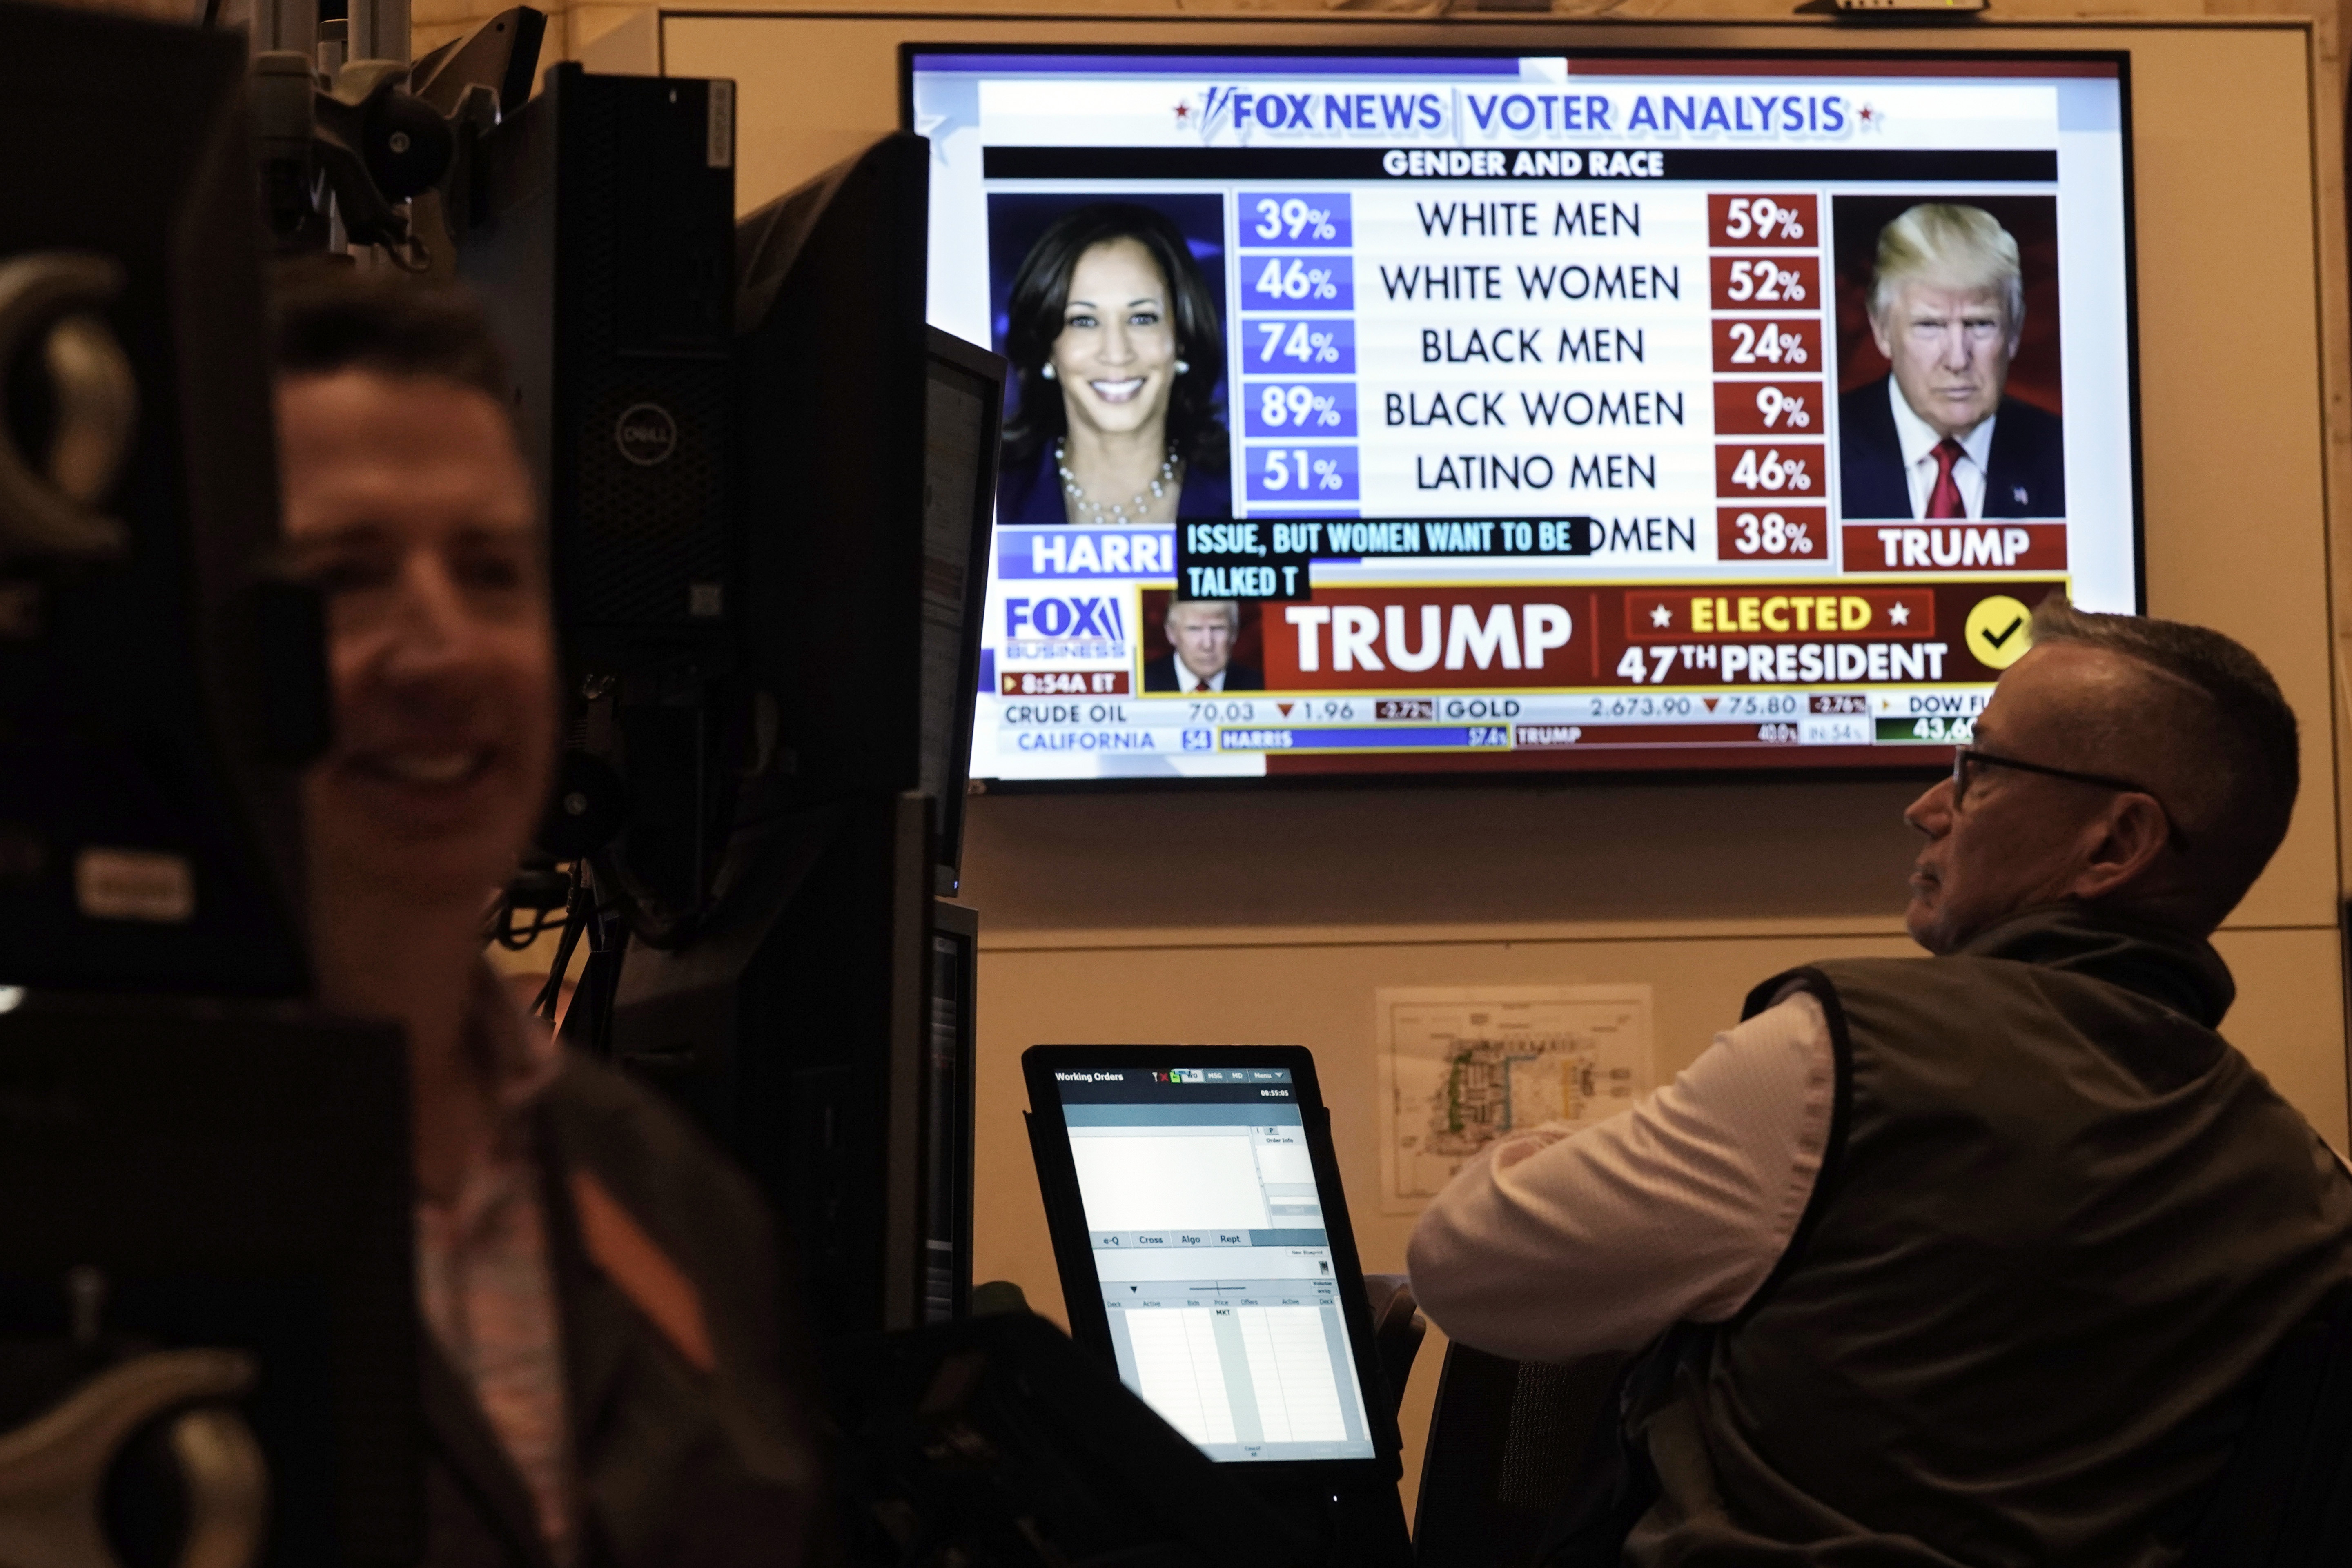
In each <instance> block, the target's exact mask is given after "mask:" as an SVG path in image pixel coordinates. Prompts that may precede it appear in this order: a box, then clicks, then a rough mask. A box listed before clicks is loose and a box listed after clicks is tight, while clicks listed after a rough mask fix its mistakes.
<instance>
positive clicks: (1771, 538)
mask: <svg viewBox="0 0 2352 1568" xmlns="http://www.w3.org/2000/svg"><path fill="white" fill-rule="evenodd" d="M1829 557H1830V509H1829V508H1827V507H1825V506H1766V505H1750V506H1719V507H1717V508H1716V509H1715V558H1716V559H1717V561H1826V560H1828V559H1829Z"/></svg>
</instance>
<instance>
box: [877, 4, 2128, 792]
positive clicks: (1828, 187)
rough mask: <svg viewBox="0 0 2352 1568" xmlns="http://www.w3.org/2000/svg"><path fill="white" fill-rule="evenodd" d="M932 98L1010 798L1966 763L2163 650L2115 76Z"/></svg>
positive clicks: (1686, 67) (1092, 61) (1973, 57)
mask: <svg viewBox="0 0 2352 1568" xmlns="http://www.w3.org/2000/svg"><path fill="white" fill-rule="evenodd" d="M904 63H905V68H906V87H907V92H906V105H907V110H908V115H909V123H910V125H911V127H912V128H913V129H915V130H917V131H919V132H922V133H923V134H924V135H926V136H928V137H929V139H930V141H931V143H932V148H933V162H932V177H931V182H930V228H929V246H930V267H929V318H930V320H931V321H932V322H934V323H935V324H936V325H938V326H940V327H941V328H943V329H945V330H947V331H951V332H954V333H956V334H958V335H960V336H962V337H965V338H968V339H970V340H971V341H973V342H987V343H990V344H992V345H994V346H995V347H996V348H998V349H999V350H1000V351H1001V352H1003V353H1005V355H1006V356H1007V357H1008V359H1010V360H1011V361H1012V363H1013V378H1012V387H1011V390H1010V392H1009V394H1008V399H1009V405H1008V408H1007V412H1006V417H1005V422H1004V440H1003V452H1002V457H1003V461H1002V477H1001V479H1000V481H999V486H998V491H997V512H996V530H995V534H994V548H993V552H992V561H991V566H990V580H989V584H988V597H987V604H986V607H985V616H984V622H983V626H982V656H981V676H980V685H981V690H980V694H979V708H978V711H977V715H976V718H975V721H974V726H973V735H972V766H971V772H972V775H973V776H974V777H975V778H977V779H983V780H992V781H998V782H1000V783H1003V784H1016V783H1019V784H1055V783H1072V782H1078V781H1100V780H1113V779H1128V780H1134V779H1163V780H1205V779H1251V778H1255V779H1264V778H1279V777H1283V776H1286V775H1290V776H1298V775H1307V776H1317V775H1319V776H1323V777H1332V776H1349V775H1357V776H1361V775H1367V774H1383V773H1419V774H1465V773H1496V772H1531V773H1559V772H1574V771H1590V770H1618V771H1638V770H1675V771H1707V770H1758V769H1773V768H1811V769H1844V770H1855V769H1885V768H1888V767H1891V766H1892V767H1901V766H1905V765H1916V764H1928V763H1937V762H1939V761H1941V760H1944V759H1946V758H1948V748H1949V747H1950V746H1951V745H1953V744H1954V743H1956V742H1961V741H1964V740H1965V738H1966V736H1967V735H1968V734H1969V729H1970V723H1971V716H1972V715H1973V714H1974V713H1975V712H1976V711H1977V710H1979V709H1980V708H1981V707H1982V705H1983V703H1984V700H1985V698H1986V696H1987V694H1988V693H1989V691H1990V689H1991V684H1992V682H1993V681H1994V679H1997V678H1998V676H1999V675H2000V671H2001V670H2002V669H2003V668H2006V667H2007V666H2008V665H2009V664H2010V663H2011V662H2013V661H2014V660H2015V658H2017V657H2018V656H2019V654H2020V653H2021V652H2022V651H2023V648H2024V647H2025V645H2026V642H2027V640H2028V633H2027V623H2028V620H2029V618H2030V615H2031V612H2032V608H2033V607H2034V605H2037V604H2039V603H2040V601H2041V600H2042V598H2043V597H2045V596H2046V595H2050V594H2052V593H2056V592H2063V593H2065V594H2067V595H2070V596H2071V597H2072V598H2073V599H2074V602H2075V603H2077V604H2079V605H2083V606H2084V607H2085V608H2090V609H2095V610H2109V611H2130V610H2137V609H2138V608H2139V607H2140V605H2141V587H2140V584H2141V562H2140V544H2139V522H2138V517H2139V510H2138V498H2137V486H2138V464H2137V417H2136V412H2135V387H2134V338H2133V307H2132V289H2133V284H2132V253H2131V184H2130V148H2129V138H2128V134H2127V132H2126V125H2127V124H2128V121H2129V116H2128V114H2127V112H2126V110H2127V105H2128V91H2127V89H2128V83H2127V81H2126V61H2125V59H2124V58H2123V57H2121V56H2118V55H2088V54H2057V53H2038V54H2000V55H1994V54H1965V55H1963V54H1955V53H1951V52H1938V53H1933V54H1930V53H1925V52H1914V53H1907V54H1906V53H1899V52H1898V53H1884V54H1855V53H1851V52H1848V53H1839V54H1835V55H1830V54H1802V53H1766V52H1759V51H1746V52H1693V53H1656V52H1652V53H1646V54H1639V55H1636V54H1630V53H1626V52H1623V51H1609V50H1591V51H1581V52H1576V53H1570V54H1565V55H1563V54H1558V53H1553V54H1524V53H1517V52H1503V51H1485V52H1466V51H1465V52H1458V53H1448V54H1431V53H1420V54H1399V53H1383V52H1379V51H1373V50H1361V49H1345V50H1343V49H1317V50H1306V49H1287V50H1274V49H1269V50H1259V51H1254V52H1239V51H1236V52H1233V53H1226V54H1214V55H1206V54H1182V53H1172V52H1167V51H1155V50H1150V49H1143V48H1125V49H1107V48H1090V49H1085V50H1078V49H1072V50H1067V51H1061V52H1054V51H1046V50H1040V49H1037V48H1034V47H1028V48H1024V49H1022V50H1020V51H1018V52H1015V51H1013V50H991V49H985V48H978V47H971V48H965V47H949V46H941V47H912V46H910V47H908V49H907V50H906V52H905V57H904Z"/></svg>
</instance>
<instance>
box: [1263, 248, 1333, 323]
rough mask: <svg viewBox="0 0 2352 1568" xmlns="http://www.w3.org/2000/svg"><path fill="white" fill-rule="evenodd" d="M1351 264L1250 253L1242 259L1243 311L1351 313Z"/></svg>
mask: <svg viewBox="0 0 2352 1568" xmlns="http://www.w3.org/2000/svg"><path fill="white" fill-rule="evenodd" d="M1355 308H1356V268H1355V263H1353V262H1352V261H1350V260H1349V258H1346V257H1344V256H1318V255H1316V254H1315V253H1314V252H1312V251H1309V252H1307V254H1305V255H1292V254H1286V253H1284V252H1282V251H1271V252H1268V251H1253V252H1249V253H1247V254H1244V256H1243V257H1242V309H1243V310H1354V309H1355Z"/></svg>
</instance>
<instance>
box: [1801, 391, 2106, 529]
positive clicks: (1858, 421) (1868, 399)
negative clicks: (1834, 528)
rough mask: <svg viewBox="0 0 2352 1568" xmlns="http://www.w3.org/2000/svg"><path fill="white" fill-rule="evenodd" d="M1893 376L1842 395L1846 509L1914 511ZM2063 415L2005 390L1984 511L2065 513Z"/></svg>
mask: <svg viewBox="0 0 2352 1568" xmlns="http://www.w3.org/2000/svg"><path fill="white" fill-rule="evenodd" d="M1891 379H1892V378H1891V377H1888V376H1884V375H1882V376H1880V377H1879V378H1878V379H1877V380H1876V381H1874V382H1872V383H1870V384H1868V385H1866V386H1858V387H1855V388H1854V389H1853V391H1852V392H1849V393H1847V394H1846V395H1844V396H1843V397H1841V398H1840V399H1838V479H1839V483H1840V488H1841V490H1842V492H1843V510H1842V512H1841V515H1842V516H1844V517H1846V518H1848V519H1853V520H1860V519H1864V518H1880V517H1909V516H1910V515H1911V486H1910V482H1909V481H1908V480H1907V479H1906V478H1905V477H1904V472H1903V442H1902V440H1901V438H1900V437H1897V436H1896V435H1895V409H1894V407H1893V405H1890V404H1889V403H1888V402H1887V383H1888V381H1889V380H1891ZM2064 429H2065V425H2064V422H2063V421H2062V420H2061V419H2060V418H2059V417H2058V416H2056V415H2055V414H2051V413H2046V412H2044V411H2043V410H2042V409H2039V408H2036V407H2034V406H2033V405H2032V404H2031V403H2020V402H2019V401H2018V400H2017V399H2015V398H2014V397H2004V398H2002V399H2001V400H2000V408H1999V409H1998V410H1997V411H1996V412H1995V414H1994V416H1993V426H1992V450H1991V451H1990V453H1988V454H1987V455H1986V462H1985V499H1984V515H1985V516H1987V517H2053V518H2055V517H2064V516H2065V515H2066V443H2065V440H2064V437H2063V431H2064Z"/></svg>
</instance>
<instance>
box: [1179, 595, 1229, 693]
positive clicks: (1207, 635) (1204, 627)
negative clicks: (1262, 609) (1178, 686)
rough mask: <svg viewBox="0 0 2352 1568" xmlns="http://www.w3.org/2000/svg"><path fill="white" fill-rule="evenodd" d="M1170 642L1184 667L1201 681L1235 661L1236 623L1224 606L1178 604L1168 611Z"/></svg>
mask: <svg viewBox="0 0 2352 1568" xmlns="http://www.w3.org/2000/svg"><path fill="white" fill-rule="evenodd" d="M1168 641H1169V644H1170V646H1171V647H1174V648H1175V650H1176V657H1177V658H1180V659H1181V660H1183V662H1184V668H1187V669H1189V670H1191V671H1192V673H1193V674H1194V675H1196V676H1198V677H1199V678H1200V679H1202V680H1206V679H1209V678H1210V677H1212V676H1213V675H1215V674H1216V673H1217V672H1218V671H1219V670H1222V669H1223V668H1225V666H1227V665H1228V664H1231V663H1232V662H1233V660H1234V624H1233V622H1232V621H1231V620H1229V619H1227V618H1226V615H1225V607H1224V606H1223V605H1175V606H1173V607H1171V609H1170V610H1169V612H1168Z"/></svg>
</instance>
